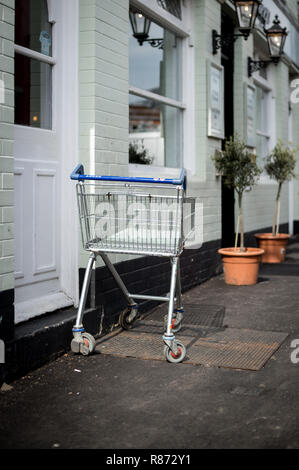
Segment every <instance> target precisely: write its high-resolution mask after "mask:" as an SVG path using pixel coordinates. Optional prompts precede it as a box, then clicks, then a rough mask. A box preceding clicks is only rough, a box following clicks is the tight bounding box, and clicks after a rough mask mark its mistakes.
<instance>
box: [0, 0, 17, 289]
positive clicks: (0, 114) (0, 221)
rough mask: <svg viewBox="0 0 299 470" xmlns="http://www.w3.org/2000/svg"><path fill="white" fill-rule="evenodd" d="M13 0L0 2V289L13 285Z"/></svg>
mask: <svg viewBox="0 0 299 470" xmlns="http://www.w3.org/2000/svg"><path fill="white" fill-rule="evenodd" d="M13 41H14V0H1V1H0V80H1V81H2V83H4V102H0V291H3V290H8V289H12V288H13V287H14V275H13V271H14V257H13V254H14V247H13V205H14V191H13V187H14V186H13V171H14V160H13V140H14V129H13V123H14V43H13ZM0 93H1V92H0Z"/></svg>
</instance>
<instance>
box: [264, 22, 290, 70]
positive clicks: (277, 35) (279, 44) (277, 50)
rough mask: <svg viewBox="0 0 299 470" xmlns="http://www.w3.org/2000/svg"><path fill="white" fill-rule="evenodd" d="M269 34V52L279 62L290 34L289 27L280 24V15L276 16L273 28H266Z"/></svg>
mask: <svg viewBox="0 0 299 470" xmlns="http://www.w3.org/2000/svg"><path fill="white" fill-rule="evenodd" d="M265 33H266V35H267V41H268V47H269V53H270V57H271V59H272V61H273V62H274V63H278V62H279V61H280V58H281V56H282V53H283V49H284V45H285V42H286V38H287V35H288V32H287V28H282V27H281V26H280V21H279V19H278V16H277V15H276V16H275V19H274V21H273V25H272V26H271V28H269V29H267V30H265Z"/></svg>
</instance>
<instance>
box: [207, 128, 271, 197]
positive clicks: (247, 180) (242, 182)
mask: <svg viewBox="0 0 299 470" xmlns="http://www.w3.org/2000/svg"><path fill="white" fill-rule="evenodd" d="M212 159H213V161H214V164H215V167H216V170H217V171H218V172H219V173H220V174H221V175H222V177H223V179H224V184H225V185H226V186H228V187H229V188H233V189H235V191H236V192H237V193H238V194H239V195H242V194H243V192H244V191H245V189H252V187H253V186H254V185H255V183H256V181H257V179H258V177H259V176H260V174H261V173H262V170H261V169H260V168H259V167H258V165H257V163H256V156H255V155H253V154H252V153H250V152H249V151H248V150H247V147H246V145H245V144H244V142H241V141H240V140H239V139H238V137H235V138H234V139H233V138H232V137H231V138H230V140H227V141H226V143H225V150H224V151H222V152H221V151H219V150H218V151H216V153H215V155H214V156H212Z"/></svg>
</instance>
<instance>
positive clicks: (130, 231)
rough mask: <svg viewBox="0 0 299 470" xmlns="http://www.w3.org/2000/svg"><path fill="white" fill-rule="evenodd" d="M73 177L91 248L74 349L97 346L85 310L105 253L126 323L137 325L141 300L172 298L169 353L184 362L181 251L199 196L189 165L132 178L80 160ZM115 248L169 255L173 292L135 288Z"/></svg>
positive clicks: (167, 320)
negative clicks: (189, 187)
mask: <svg viewBox="0 0 299 470" xmlns="http://www.w3.org/2000/svg"><path fill="white" fill-rule="evenodd" d="M71 179H72V180H76V181H77V185H76V189H77V202H78V210H79V219H80V227H81V235H82V242H83V248H84V249H85V250H86V251H88V252H90V257H89V261H88V264H87V269H86V272H85V277H84V281H83V286H82V292H81V296H80V301H79V307H78V313H77V319H76V324H75V325H74V327H73V336H74V338H73V340H72V343H71V349H72V351H73V352H75V353H81V354H83V355H88V354H90V353H92V352H93V351H94V349H95V339H94V337H93V336H92V335H90V334H89V333H86V332H85V330H84V327H83V314H84V309H85V303H86V297H87V292H88V288H89V284H90V279H91V272H92V268H93V265H94V263H95V261H96V258H97V256H100V257H101V258H102V260H103V262H104V263H105V265H106V266H107V268H108V269H109V271H110V273H111V274H112V276H113V278H114V279H115V281H116V284H117V285H118V287H119V288H120V289H121V291H122V293H123V295H124V297H125V299H126V302H127V308H126V309H125V310H124V311H123V312H122V313H121V315H120V319H119V323H120V325H121V327H122V328H123V329H125V330H129V329H131V328H133V326H134V324H135V322H136V320H137V318H138V304H137V303H136V301H138V300H154V301H158V302H168V303H169V307H168V315H166V316H165V317H164V334H163V341H164V355H165V357H166V359H167V360H168V361H169V362H173V363H178V362H182V361H183V360H184V357H185V355H186V348H185V346H184V344H183V343H182V342H181V341H179V340H177V339H176V337H175V333H177V332H178V331H179V330H180V329H181V326H182V320H183V315H184V309H183V304H182V294H181V280H180V255H181V253H182V251H183V248H184V243H185V240H186V235H184V232H185V231H184V227H185V226H186V224H185V223H184V222H186V220H187V219H188V221H189V222H188V227H189V230H188V234H190V232H192V230H193V229H194V204H195V201H194V199H190V198H188V199H187V198H186V175H185V170H182V171H181V174H180V177H179V178H178V179H168V178H166V179H165V178H137V177H136V178H133V177H132V178H131V177H113V176H93V175H85V174H84V168H83V165H78V166H77V167H76V168H75V170H74V171H73V173H72V174H71ZM187 202H188V204H187ZM186 206H188V210H186ZM110 253H124V254H131V255H148V256H160V257H167V258H170V261H171V266H172V269H171V279H170V292H169V293H168V294H167V295H165V296H164V297H160V296H149V295H141V294H131V293H130V292H129V291H128V289H127V288H126V286H125V284H124V282H123V281H122V279H121V277H120V275H119V274H118V272H117V271H116V269H115V267H114V265H113V263H112V262H111V261H110V259H109V257H108V254H110Z"/></svg>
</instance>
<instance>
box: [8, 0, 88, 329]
mask: <svg viewBox="0 0 299 470" xmlns="http://www.w3.org/2000/svg"><path fill="white" fill-rule="evenodd" d="M77 12H78V2H77V1H75V0H64V1H63V2H60V0H51V1H49V0H30V1H28V0H16V2H15V18H16V20H15V21H16V27H15V145H14V157H15V158H14V161H15V171H14V173H15V206H14V207H15V320H16V323H20V322H23V321H26V320H28V319H30V318H32V317H35V316H38V315H41V314H44V313H48V312H52V311H55V310H58V309H60V308H64V307H67V306H70V305H73V304H74V301H76V295H77V293H76V284H77V282H76V274H75V273H76V272H77V264H76V263H77V257H76V251H75V250H76V249H77V238H76V236H72V237H70V236H69V233H75V234H76V225H75V224H74V222H73V220H74V217H75V213H74V209H73V207H72V202H70V201H72V200H71V199H70V198H71V196H69V193H70V190H73V188H70V185H67V183H68V181H69V174H70V173H71V170H72V169H73V168H74V166H75V164H76V163H77V159H78V154H77V152H78V141H77V135H78V129H77V128H76V124H73V123H74V122H75V123H76V119H70V116H72V117H73V116H74V115H75V113H76V112H77V110H76V108H75V103H77V99H76V97H77V95H78V93H77V89H76V79H75V78H74V77H76V76H77V71H78V63H77V59H76V54H77V52H78V50H77V48H76V47H74V43H75V44H76V42H75V40H76V38H77V36H76V35H77V34H78V25H79V22H78V17H77ZM74 20H75V21H74ZM74 39H75V40H74ZM72 195H73V191H72ZM70 250H72V252H73V256H72V257H71V256H70V253H69V251H70Z"/></svg>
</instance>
